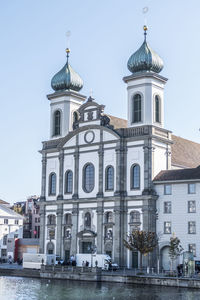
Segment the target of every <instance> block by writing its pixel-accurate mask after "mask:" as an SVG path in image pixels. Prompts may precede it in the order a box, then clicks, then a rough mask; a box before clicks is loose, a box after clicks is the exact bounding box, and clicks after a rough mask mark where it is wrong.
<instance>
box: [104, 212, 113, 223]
mask: <svg viewBox="0 0 200 300" xmlns="http://www.w3.org/2000/svg"><path fill="white" fill-rule="evenodd" d="M105 222H106V223H112V222H113V214H112V212H111V211H108V212H106V214H105Z"/></svg>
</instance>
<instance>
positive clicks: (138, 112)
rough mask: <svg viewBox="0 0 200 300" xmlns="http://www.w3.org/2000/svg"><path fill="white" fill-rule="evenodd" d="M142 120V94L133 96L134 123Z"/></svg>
mask: <svg viewBox="0 0 200 300" xmlns="http://www.w3.org/2000/svg"><path fill="white" fill-rule="evenodd" d="M141 121H142V99H141V95H140V94H136V95H135V96H134V98H133V123H137V122H141Z"/></svg>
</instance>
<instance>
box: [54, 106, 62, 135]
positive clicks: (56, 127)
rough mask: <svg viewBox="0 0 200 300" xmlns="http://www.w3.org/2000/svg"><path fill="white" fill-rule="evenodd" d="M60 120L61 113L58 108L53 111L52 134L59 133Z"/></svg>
mask: <svg viewBox="0 0 200 300" xmlns="http://www.w3.org/2000/svg"><path fill="white" fill-rule="evenodd" d="M60 121H61V113H60V111H59V110H56V111H55V113H54V135H60V134H61V130H60V123H61V122H60Z"/></svg>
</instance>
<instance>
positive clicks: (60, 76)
mask: <svg viewBox="0 0 200 300" xmlns="http://www.w3.org/2000/svg"><path fill="white" fill-rule="evenodd" d="M66 52H67V62H66V64H65V66H64V67H63V68H62V69H61V70H60V71H59V72H58V73H57V74H56V75H54V77H53V78H52V80H51V87H52V89H53V90H54V91H63V90H73V91H76V92H79V91H80V90H81V89H82V87H83V80H82V79H81V77H80V76H79V75H78V74H77V73H76V72H75V71H74V70H73V69H72V67H71V66H70V64H69V53H70V50H69V48H67V49H66Z"/></svg>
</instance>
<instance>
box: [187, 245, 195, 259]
mask: <svg viewBox="0 0 200 300" xmlns="http://www.w3.org/2000/svg"><path fill="white" fill-rule="evenodd" d="M188 251H189V252H191V253H193V255H194V256H196V244H189V245H188Z"/></svg>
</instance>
